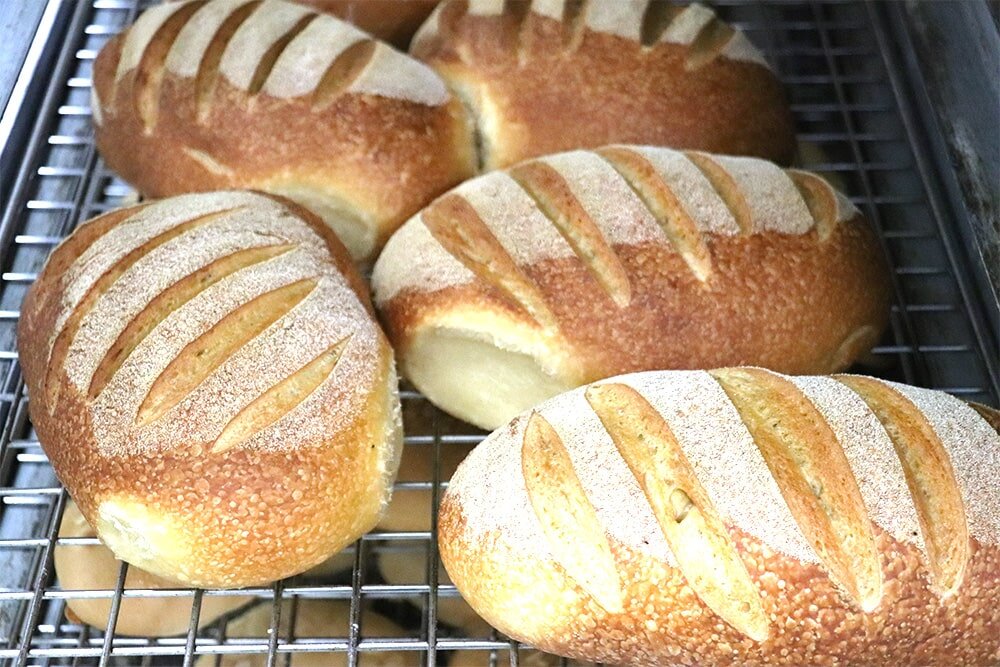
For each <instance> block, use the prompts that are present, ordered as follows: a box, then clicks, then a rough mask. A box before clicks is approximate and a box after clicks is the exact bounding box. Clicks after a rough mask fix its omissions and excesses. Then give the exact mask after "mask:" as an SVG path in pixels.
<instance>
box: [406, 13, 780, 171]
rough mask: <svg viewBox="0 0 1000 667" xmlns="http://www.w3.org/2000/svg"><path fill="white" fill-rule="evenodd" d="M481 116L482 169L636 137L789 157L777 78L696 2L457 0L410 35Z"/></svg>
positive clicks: (415, 50)
mask: <svg viewBox="0 0 1000 667" xmlns="http://www.w3.org/2000/svg"><path fill="white" fill-rule="evenodd" d="M410 52H411V53H412V54H413V55H414V56H416V57H417V58H420V59H422V60H424V61H425V62H427V63H428V64H430V65H431V66H432V67H433V68H434V69H435V70H437V71H438V72H439V73H440V74H441V76H442V77H444V79H445V80H446V81H447V82H448V85H449V86H450V87H451V88H452V90H453V91H455V93H456V94H458V95H459V96H461V98H462V100H463V101H464V102H465V104H466V105H467V106H468V107H469V109H470V110H471V112H472V113H473V115H474V116H475V117H476V124H477V130H478V133H479V144H480V146H479V148H480V161H481V163H482V164H483V165H484V166H485V167H486V168H487V169H496V168H501V167H506V166H508V165H511V164H513V163H515V162H519V161H521V160H523V159H525V158H528V157H533V156H536V155H544V154H546V153H554V152H556V151H563V150H568V149H571V148H592V147H597V146H601V145H604V144H609V143H636V144H650V145H655V146H671V147H674V148H689V149H694V150H704V151H710V152H715V153H726V154H732V155H754V156H757V157H763V158H767V159H769V160H774V161H776V162H779V163H781V164H788V163H790V162H791V160H792V157H793V155H794V152H795V130H794V126H793V122H792V115H791V111H790V109H789V107H788V103H787V101H786V99H785V95H784V92H783V91H782V88H781V83H780V82H779V81H778V78H777V77H776V76H775V75H774V73H773V72H772V71H771V70H770V68H769V67H768V65H767V63H766V62H765V60H764V58H763V56H761V54H760V52H759V51H758V50H757V49H756V48H755V47H754V46H753V45H752V44H751V43H750V42H749V41H748V40H747V38H746V36H745V35H744V34H743V33H741V32H739V31H738V30H734V29H733V28H731V27H730V26H729V25H727V24H725V23H723V22H722V21H720V20H719V19H718V18H717V17H716V16H715V14H714V12H712V10H711V9H708V8H707V7H705V6H703V5H699V4H693V5H689V6H687V7H680V6H677V5H674V4H672V3H669V2H664V1H661V0H607V1H605V0H594V1H593V2H574V1H572V0H571V1H569V2H567V0H534V1H533V2H530V3H529V2H502V1H501V0H469V1H465V0H449V1H447V2H444V3H442V4H440V5H439V6H438V8H437V9H436V10H435V11H434V13H433V14H431V16H430V18H429V19H428V20H427V22H426V23H424V25H423V26H422V27H421V28H420V30H419V31H418V32H417V34H416V35H415V36H414V38H413V44H412V45H411V47H410Z"/></svg>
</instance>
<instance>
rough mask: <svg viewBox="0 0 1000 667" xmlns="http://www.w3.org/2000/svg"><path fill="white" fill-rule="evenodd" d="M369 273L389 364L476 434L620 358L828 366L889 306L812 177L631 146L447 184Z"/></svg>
mask: <svg viewBox="0 0 1000 667" xmlns="http://www.w3.org/2000/svg"><path fill="white" fill-rule="evenodd" d="M372 285H373V291H374V294H375V301H376V304H377V305H378V307H379V308H380V310H381V311H382V314H383V316H384V317H383V320H384V322H385V323H386V325H387V327H388V331H389V337H390V339H391V340H392V342H393V344H394V347H395V349H396V353H397V355H398V358H399V360H400V365H401V369H402V372H403V374H404V375H405V376H406V377H408V378H409V379H410V380H411V381H412V382H413V384H414V385H416V386H417V387H418V388H419V389H420V390H421V391H422V392H423V393H424V394H425V395H426V396H427V397H428V398H429V399H430V400H431V401H433V402H434V403H435V404H437V405H438V406H439V407H441V408H442V409H444V410H445V411H447V412H449V413H451V414H453V415H455V416H457V417H460V418H462V419H465V420H467V421H469V422H471V423H473V424H475V425H477V426H480V427H483V428H487V429H492V428H495V427H497V426H499V425H500V424H503V423H505V422H506V421H507V420H509V419H510V418H511V417H513V416H514V415H516V414H518V413H519V412H521V411H522V410H525V409H527V408H529V407H531V406H532V405H535V404H536V403H538V402H540V401H542V400H544V399H546V398H548V397H550V396H553V395H555V394H557V393H559V392H560V391H564V390H566V389H569V388H572V387H576V386H579V385H581V384H584V383H586V382H591V381H594V380H597V379H599V378H603V377H609V376H611V375H616V374H619V373H625V372H631V371H638V370H654V369H684V368H712V367H716V366H723V365H737V364H753V365H759V366H765V367H768V368H773V369H774V370H778V371H781V372H788V373H825V372H830V371H837V370H842V369H844V368H846V367H847V366H848V365H849V364H850V363H851V362H852V361H853V360H854V359H856V358H857V357H858V356H859V355H860V354H862V353H864V352H867V351H868V350H869V349H870V348H871V346H872V345H873V344H874V343H875V342H876V341H877V340H878V337H879V334H880V332H881V331H882V329H883V328H884V326H885V324H886V321H887V318H888V312H889V280H888V272H887V270H886V267H885V263H884V260H883V258H882V253H881V250H880V249H879V246H878V242H877V240H876V237H875V235H874V234H873V233H872V231H871V230H870V229H869V227H868V225H867V223H866V221H865V220H864V218H863V217H862V216H861V214H860V213H859V212H858V210H857V209H856V208H855V207H854V206H853V205H852V204H851V203H850V202H849V201H848V200H847V199H846V198H845V197H844V196H843V195H841V194H840V193H838V192H836V191H835V190H833V189H832V188H831V187H830V186H829V185H828V184H827V183H826V182H825V181H823V180H822V179H821V178H819V177H818V176H816V175H813V174H810V173H807V172H801V171H794V170H789V171H784V170H782V169H780V168H779V167H776V166H775V165H774V164H772V163H770V162H766V161H764V160H758V159H754V158H737V157H725V156H715V155H709V154H707V153H694V152H686V153H682V152H678V151H673V150H669V149H664V148H650V147H636V146H632V147H629V146H612V147H608V148H602V149H599V150H597V151H573V152H569V153H561V154H557V155H553V156H547V157H544V158H539V159H537V160H533V161H529V162H525V163H522V164H520V165H517V166H515V167H513V168H511V169H509V170H506V171H496V172H492V173H490V174H486V175H484V176H480V177H478V178H475V179H473V180H470V181H467V182H466V183H463V184H462V185H460V186H459V187H457V188H455V189H454V190H452V191H451V192H450V193H448V194H446V195H444V196H442V197H441V198H439V199H437V200H436V201H435V202H434V203H432V204H431V205H430V206H428V207H427V208H426V209H425V210H424V211H422V212H421V213H420V214H418V215H417V216H416V217H414V218H413V219H411V220H410V221H408V222H407V223H406V224H405V225H403V227H402V228H401V229H400V230H399V231H398V232H397V233H396V234H395V235H394V236H393V237H392V239H391V240H390V241H389V243H388V244H387V245H386V248H385V250H384V252H383V253H382V255H381V256H380V257H379V260H378V262H377V263H376V266H375V270H374V273H373V276H372Z"/></svg>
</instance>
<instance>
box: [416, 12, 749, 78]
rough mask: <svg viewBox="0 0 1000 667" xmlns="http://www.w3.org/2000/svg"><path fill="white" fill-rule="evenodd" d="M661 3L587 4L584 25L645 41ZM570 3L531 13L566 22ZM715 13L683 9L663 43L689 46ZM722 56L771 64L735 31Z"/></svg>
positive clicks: (423, 37)
mask: <svg viewBox="0 0 1000 667" xmlns="http://www.w3.org/2000/svg"><path fill="white" fill-rule="evenodd" d="M658 1H659V0H618V1H616V2H602V1H601V0H596V1H593V2H588V3H586V7H585V8H584V9H583V14H584V18H583V21H582V22H581V25H582V26H585V27H586V28H587V29H588V30H590V31H593V32H599V33H605V34H608V35H616V36H618V37H624V38H625V39H630V40H634V41H637V42H638V41H640V39H641V38H642V32H643V24H644V17H645V15H646V13H647V11H648V7H649V6H650V4H651V3H655V2H658ZM447 4H448V3H441V4H440V5H438V6H437V8H435V10H434V13H433V14H431V16H430V18H428V20H427V22H426V23H424V25H423V26H422V27H421V28H420V30H419V31H417V34H416V35H414V38H413V45H414V48H415V49H417V50H419V48H421V46H420V45H421V43H426V42H427V41H429V40H431V39H434V38H435V37H437V36H438V33H439V31H440V17H441V13H442V12H444V11H446V7H447ZM567 4H569V3H568V2H567V0H531V2H530V10H529V11H530V12H531V13H533V14H537V15H538V16H544V17H546V18H549V19H552V20H554V21H560V22H562V21H564V20H565V18H566V14H567V10H566V6H567ZM505 9H506V3H504V2H503V0H470V1H469V2H468V12H469V14H471V15H473V16H501V15H502V14H503V13H504V11H505ZM715 20H717V19H716V16H715V12H713V11H712V10H711V9H709V8H708V7H706V6H705V5H701V4H698V3H693V4H690V5H688V6H686V7H683V8H679V9H678V11H677V13H676V15H675V16H674V17H673V19H672V20H671V21H670V23H669V24H668V25H667V26H666V27H665V28H664V30H663V32H662V34H661V35H660V38H659V41H661V42H668V43H671V44H685V45H689V44H691V43H693V42H694V41H695V39H697V37H698V35H699V34H700V33H701V32H702V30H703V29H704V28H705V26H706V25H708V24H709V23H710V22H712V21H715ZM720 55H722V56H724V57H726V58H730V59H732V60H742V61H746V62H752V63H757V64H759V65H763V66H764V67H767V66H768V65H767V61H766V60H765V59H764V56H763V55H762V54H761V52H760V51H759V50H758V49H757V48H756V47H755V46H753V44H751V43H750V41H749V40H748V39H747V38H746V36H745V35H744V34H743V33H741V32H739V31H738V30H737V31H733V33H732V35H731V37H730V38H729V39H728V40H727V41H726V43H725V45H724V46H723V47H722V48H721V50H720Z"/></svg>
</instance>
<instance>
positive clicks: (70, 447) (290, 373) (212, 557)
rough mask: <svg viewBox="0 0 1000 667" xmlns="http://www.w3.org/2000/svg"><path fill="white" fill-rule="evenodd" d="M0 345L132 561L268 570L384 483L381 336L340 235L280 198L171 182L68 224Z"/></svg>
mask: <svg viewBox="0 0 1000 667" xmlns="http://www.w3.org/2000/svg"><path fill="white" fill-rule="evenodd" d="M18 348H19V351H20V359H21V363H22V364H23V371H24V378H25V381H26V383H27V386H28V390H29V392H30V397H31V400H30V405H29V407H30V411H31V418H32V423H33V424H34V426H35V428H36V430H37V432H38V437H39V440H40V441H41V445H42V448H43V449H44V450H45V452H46V454H47V455H48V457H49V459H50V461H51V462H52V465H53V467H54V468H55V471H56V474H57V475H59V478H60V480H62V482H63V483H64V484H65V485H66V488H67V490H68V491H69V492H70V494H71V495H72V496H73V498H74V499H75V500H76V502H77V503H78V504H79V506H80V511H81V512H82V513H83V515H84V516H85V517H86V518H87V521H88V522H89V523H90V525H92V526H93V527H94V528H95V529H96V531H97V535H98V537H100V539H101V541H102V542H103V543H104V544H105V545H107V546H108V548H110V549H111V550H112V551H113V552H114V554H115V556H116V557H118V558H120V559H122V560H125V561H128V562H129V563H131V564H133V565H136V566H138V567H140V568H142V569H144V570H147V571H148V572H150V573H152V574H156V575H158V576H161V577H165V578H167V579H171V580H174V581H178V582H182V583H185V584H188V585H194V586H202V587H219V588H229V587H237V586H245V585H253V584H262V583H265V582H270V581H273V580H276V579H280V578H282V577H286V576H289V575H293V574H296V573H299V572H302V571H304V570H306V569H308V568H309V567H311V566H314V565H316V564H318V563H320V562H322V561H323V560H325V559H326V558H328V557H330V556H331V555H332V554H334V553H336V552H337V551H339V550H340V549H342V548H343V547H344V546H346V545H347V544H349V543H350V542H352V541H353V540H355V539H356V538H357V537H358V536H359V535H361V534H362V533H363V532H365V531H366V530H369V529H370V528H372V527H373V526H374V525H375V524H376V523H377V521H378V519H379V518H380V516H381V515H382V513H383V511H384V509H385V506H386V504H387V502H388V499H389V494H390V492H391V487H392V482H393V477H394V475H395V473H396V468H397V466H398V464H399V453H400V449H401V445H402V442H401V441H402V437H401V428H400V420H399V399H398V393H397V387H396V374H395V370H394V367H393V359H392V352H391V350H390V348H389V345H388V343H387V342H386V340H385V338H384V336H383V335H382V332H381V330H380V329H379V327H378V325H377V324H376V323H375V320H374V318H373V317H372V313H371V310H370V305H369V303H368V298H367V295H366V293H365V288H364V285H363V283H362V280H361V278H360V276H359V275H358V274H357V272H356V270H355V269H354V267H353V265H352V263H351V261H350V258H349V257H348V256H347V253H346V251H345V250H344V248H343V246H341V245H340V243H339V242H338V241H337V239H336V238H335V237H334V235H333V234H332V232H330V231H329V229H328V228H327V227H326V226H325V225H323V224H322V222H320V221H319V220H318V219H317V218H316V217H315V216H313V215H312V214H310V213H309V212H308V211H306V210H305V209H303V208H301V207H299V206H297V205H295V204H292V203H291V202H288V201H286V200H281V199H280V198H274V197H271V196H266V195H263V194H257V193H251V192H217V193H205V194H194V195H183V196H179V197H175V198H172V199H165V200H162V201H155V202H151V203H147V204H142V205H139V206H135V207H132V208H127V209H119V210H116V211H113V212H111V213H108V214H106V215H103V216H101V217H99V218H96V219H94V220H92V221H90V222H88V223H86V224H84V225H83V226H81V227H80V228H79V229H78V230H77V231H76V232H74V233H73V235H72V236H70V237H69V238H68V239H67V240H66V241H65V242H64V243H63V244H61V245H60V246H59V247H58V248H57V249H56V250H55V252H54V253H53V255H52V256H51V257H50V258H49V260H48V263H47V264H46V266H45V268H44V270H43V271H42V272H41V275H40V276H39V278H38V280H37V281H36V282H35V284H34V285H33V286H32V287H31V289H30V291H29V292H28V295H27V297H26V298H25V301H24V309H23V311H22V317H21V320H20V324H19V330H18Z"/></svg>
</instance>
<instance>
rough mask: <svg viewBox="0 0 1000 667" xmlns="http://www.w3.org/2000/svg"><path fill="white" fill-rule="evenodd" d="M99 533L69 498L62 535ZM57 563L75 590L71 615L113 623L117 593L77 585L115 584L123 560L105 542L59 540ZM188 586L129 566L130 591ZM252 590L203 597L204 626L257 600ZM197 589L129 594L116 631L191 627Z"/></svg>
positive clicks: (158, 633)
mask: <svg viewBox="0 0 1000 667" xmlns="http://www.w3.org/2000/svg"><path fill="white" fill-rule="evenodd" d="M96 534H97V533H96V532H95V531H94V529H93V528H91V527H90V524H88V523H87V520H86V519H84V518H83V515H82V514H80V510H79V509H78V508H77V506H76V503H74V502H73V501H72V500H70V501H69V502H67V503H66V508H65V509H64V510H63V518H62V522H61V523H60V524H59V537H60V538H70V537H94V536H95V535H96ZM53 565H54V566H55V574H56V579H57V580H58V581H59V588H60V589H61V590H63V591H68V592H69V597H68V598H67V600H66V607H67V616H68V617H69V618H71V619H72V620H74V621H76V622H81V623H86V624H87V625H92V626H94V627H96V628H100V629H102V630H103V629H104V628H106V627H107V625H108V614H109V613H110V611H111V597H110V595H109V596H108V597H100V598H91V597H76V596H74V595H73V593H72V591H95V590H103V591H108V592H109V593H110V592H112V591H114V590H115V586H116V584H117V582H118V573H119V571H120V566H121V563H120V562H119V561H118V560H116V559H115V556H114V554H113V553H111V551H110V550H109V549H108V548H107V547H105V546H104V545H103V544H81V545H71V544H57V545H56V547H55V551H54V552H53ZM164 588H166V589H170V588H183V586H182V585H181V584H178V583H176V582H173V581H169V580H167V579H163V578H162V577H157V576H155V575H152V574H149V573H148V572H144V571H142V570H140V569H139V568H137V567H129V569H128V573H127V574H126V576H125V589H124V590H126V591H128V590H132V589H141V590H149V589H152V590H156V589H164ZM253 600H254V598H253V597H250V596H247V595H209V596H205V597H204V598H202V601H201V608H200V611H199V615H198V626H199V627H204V626H206V625H208V624H209V623H212V622H213V621H215V620H216V619H218V618H219V617H220V616H222V615H223V614H227V613H229V612H232V611H235V610H236V609H239V608H240V607H243V606H246V605H248V604H250V603H251V602H253ZM193 601H194V593H193V592H192V593H191V594H190V595H184V596H176V595H171V596H169V597H166V596H165V597H123V598H122V601H121V606H120V607H119V609H118V618H117V621H116V623H115V633H116V634H120V635H128V636H136V637H169V636H171V635H179V634H183V633H185V632H187V631H188V628H189V627H190V625H191V604H192V602H193Z"/></svg>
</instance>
